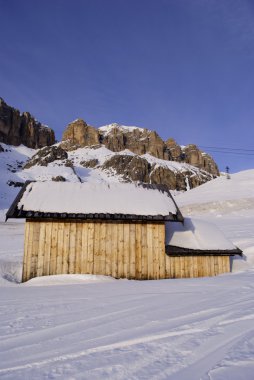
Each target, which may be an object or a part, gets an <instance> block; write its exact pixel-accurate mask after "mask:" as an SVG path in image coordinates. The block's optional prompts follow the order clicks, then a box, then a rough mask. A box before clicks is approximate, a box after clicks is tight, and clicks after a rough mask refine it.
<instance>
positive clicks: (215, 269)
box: [214, 256, 219, 276]
mask: <svg viewBox="0 0 254 380" xmlns="http://www.w3.org/2000/svg"><path fill="white" fill-rule="evenodd" d="M214 274H215V276H217V275H218V274H219V264H218V256H214Z"/></svg>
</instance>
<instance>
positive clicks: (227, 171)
mask: <svg viewBox="0 0 254 380" xmlns="http://www.w3.org/2000/svg"><path fill="white" fill-rule="evenodd" d="M226 173H227V179H230V174H229V167H228V166H226Z"/></svg>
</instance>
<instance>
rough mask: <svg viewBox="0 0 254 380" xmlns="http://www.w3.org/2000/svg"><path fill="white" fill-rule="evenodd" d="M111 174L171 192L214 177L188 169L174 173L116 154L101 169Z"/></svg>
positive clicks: (129, 156)
mask: <svg viewBox="0 0 254 380" xmlns="http://www.w3.org/2000/svg"><path fill="white" fill-rule="evenodd" d="M100 168H101V169H102V170H104V171H106V172H108V173H110V174H111V171H112V172H113V173H116V174H117V175H119V176H121V177H122V178H123V180H124V181H127V182H133V181H134V182H143V183H151V184H153V185H162V184H163V185H166V186H167V187H168V189H169V190H178V191H185V190H187V188H190V189H192V188H194V187H196V186H199V185H201V184H202V183H205V182H207V181H210V180H211V179H212V178H213V176H212V175H211V174H209V173H207V172H205V171H201V170H200V171H199V170H197V169H196V170H195V171H191V170H188V169H185V170H181V171H173V170H170V169H169V168H168V167H166V166H163V165H158V164H150V163H149V162H148V161H147V160H146V159H145V158H142V157H139V156H131V155H121V154H116V155H114V156H112V157H110V158H109V159H108V160H106V161H105V162H104V164H103V165H102V166H101V167H100Z"/></svg>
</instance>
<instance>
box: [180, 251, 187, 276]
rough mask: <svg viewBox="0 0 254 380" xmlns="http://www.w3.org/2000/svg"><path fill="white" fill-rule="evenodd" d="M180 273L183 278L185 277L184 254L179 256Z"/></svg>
mask: <svg viewBox="0 0 254 380" xmlns="http://www.w3.org/2000/svg"><path fill="white" fill-rule="evenodd" d="M180 268H181V269H180V275H181V278H185V277H186V274H185V256H181V257H180Z"/></svg>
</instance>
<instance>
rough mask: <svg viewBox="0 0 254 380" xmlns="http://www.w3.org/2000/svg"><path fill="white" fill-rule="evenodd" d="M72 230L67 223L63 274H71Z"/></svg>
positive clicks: (64, 237) (65, 226)
mask: <svg viewBox="0 0 254 380" xmlns="http://www.w3.org/2000/svg"><path fill="white" fill-rule="evenodd" d="M70 228H71V223H69V222H65V223H64V236H63V262H62V272H63V274H67V273H69V255H70Z"/></svg>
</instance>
